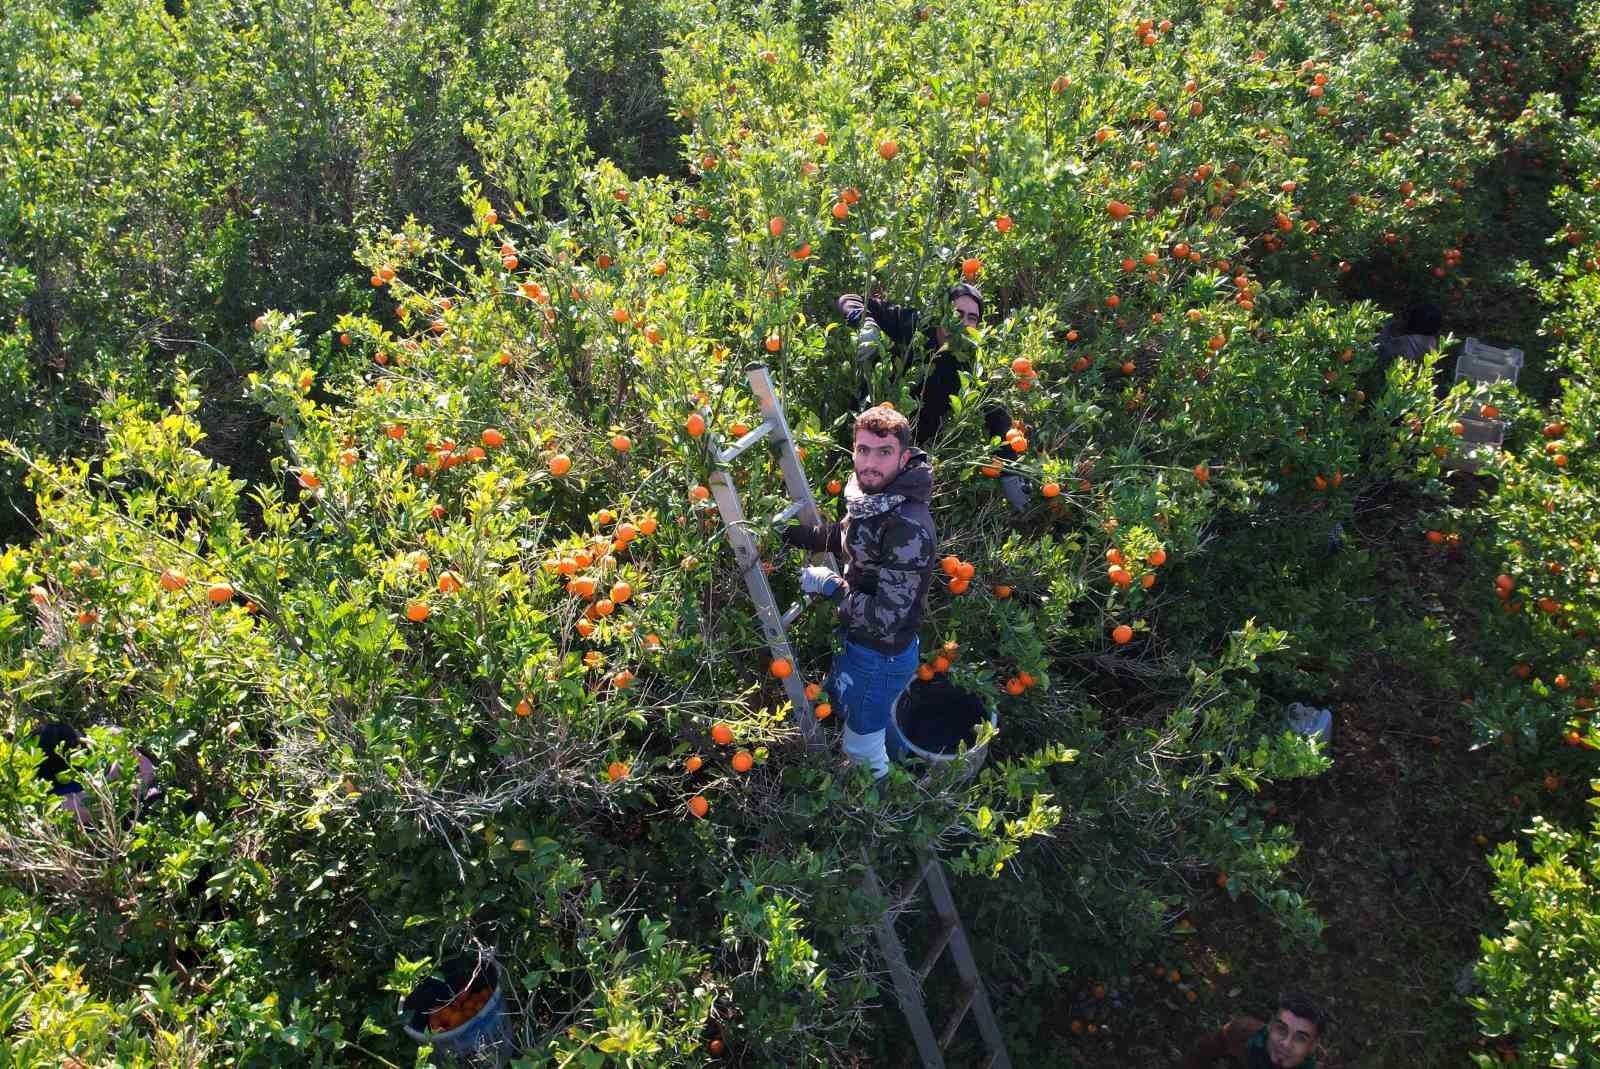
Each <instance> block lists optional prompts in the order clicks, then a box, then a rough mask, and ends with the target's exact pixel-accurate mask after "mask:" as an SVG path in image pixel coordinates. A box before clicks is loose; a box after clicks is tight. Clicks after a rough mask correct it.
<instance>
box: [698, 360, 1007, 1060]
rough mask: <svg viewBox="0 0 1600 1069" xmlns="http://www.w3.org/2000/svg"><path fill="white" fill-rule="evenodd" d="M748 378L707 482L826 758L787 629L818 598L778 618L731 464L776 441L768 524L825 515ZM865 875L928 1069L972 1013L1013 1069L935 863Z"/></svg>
mask: <svg viewBox="0 0 1600 1069" xmlns="http://www.w3.org/2000/svg"><path fill="white" fill-rule="evenodd" d="M744 371H745V377H746V378H747V379H748V380H749V382H750V392H751V393H753V394H754V395H755V398H756V403H757V405H758V407H759V408H760V410H761V417H762V418H761V422H760V423H759V424H757V425H756V426H755V427H754V428H752V429H751V430H750V431H749V432H748V433H746V434H745V435H743V436H742V437H741V438H739V440H738V441H736V442H734V443H732V444H731V445H729V446H727V447H726V448H718V443H717V441H716V439H715V438H713V439H712V441H711V443H710V444H711V450H712V454H711V455H712V458H713V460H714V462H715V465H716V468H715V470H714V471H713V472H712V474H711V479H710V483H711V494H712V497H713V498H714V499H715V500H716V504H717V512H718V513H719V514H720V515H721V517H722V523H723V530H724V532H725V533H726V534H727V537H728V541H729V543H730V544H731V545H732V546H733V553H734V559H735V561H736V562H737V563H738V566H739V573H740V574H741V575H742V576H743V577H744V582H745V587H746V589H748V590H749V592H750V600H751V601H753V602H754V603H755V607H756V616H757V618H758V619H759V620H760V622H761V630H762V633H763V634H764V635H765V636H766V640H767V645H768V647H770V649H771V650H772V656H773V657H774V658H777V657H782V658H784V659H786V660H788V662H789V663H790V664H791V665H794V666H795V671H792V672H790V673H789V674H788V675H787V676H785V677H784V679H783V688H784V692H785V693H786V694H787V695H788V698H789V703H790V706H791V707H792V708H793V709H794V711H795V716H796V717H797V718H798V719H799V721H800V732H801V735H802V736H803V737H804V738H805V743H806V747H807V748H808V749H810V750H813V751H820V750H824V749H826V747H827V741H826V739H825V738H824V735H823V730H822V724H821V722H820V721H818V720H817V718H816V716H815V715H813V712H812V710H813V706H812V703H811V701H810V699H808V698H807V697H806V694H805V673H803V672H801V671H799V662H798V660H797V659H796V658H795V655H794V648H793V647H792V646H791V645H790V644H789V628H790V627H791V626H792V625H793V624H794V622H795V621H796V620H797V619H799V618H800V615H801V613H803V612H805V609H806V606H807V605H809V604H810V603H811V602H812V601H814V600H816V599H815V598H814V597H810V596H802V598H801V600H800V601H797V602H795V603H794V604H793V605H791V606H789V608H788V609H786V610H783V611H781V612H780V611H779V609H778V602H777V599H776V598H775V597H773V594H772V586H771V584H769V583H768V582H767V575H766V572H764V571H763V570H762V568H761V549H760V546H759V544H758V543H757V541H756V535H755V533H754V532H752V529H751V525H750V522H749V521H748V520H747V519H746V518H745V514H744V506H743V504H742V503H741V502H740V500H739V493H738V491H737V490H735V489H734V485H733V478H732V476H731V475H730V474H729V465H731V464H732V463H733V462H734V461H735V460H737V459H739V458H740V457H741V456H743V455H744V454H745V453H747V452H749V450H750V449H751V448H752V447H753V446H755V445H756V444H757V443H759V442H763V441H769V440H770V441H771V442H772V444H773V446H774V447H776V448H777V450H778V463H779V465H780V467H781V468H782V471H783V483H784V489H785V491H786V492H787V493H788V495H789V499H790V504H789V506H788V507H787V508H784V509H783V510H782V511H780V512H779V513H778V514H777V515H775V516H773V517H772V520H771V523H772V525H774V526H776V525H779V524H784V523H788V522H789V521H790V520H799V521H801V522H803V523H810V524H820V523H821V522H822V513H821V512H820V511H819V510H818V508H817V502H816V499H815V498H814V497H812V495H811V486H810V484H809V483H807V482H806V475H805V469H804V468H803V467H802V466H801V463H800V454H799V453H798V452H797V451H796V450H795V445H794V437H793V435H792V434H791V433H790V431H789V424H788V421H787V420H786V419H785V418H784V414H783V404H782V403H781V402H780V401H779V400H778V394H777V391H776V390H775V389H774V388H773V385H772V376H771V375H770V374H769V373H768V371H767V368H766V365H764V364H760V363H756V364H750V365H748V366H747V367H746V368H745V369H744ZM812 559H814V560H821V561H826V562H827V564H828V566H829V567H831V568H833V569H834V570H835V571H837V570H838V568H839V565H838V562H837V561H836V560H835V559H834V557H833V555H832V554H831V553H820V554H814V555H813V558H812ZM866 870H867V871H866V877H865V884H866V888H867V890H868V892H869V893H871V894H872V895H873V896H874V897H875V898H878V899H881V900H883V901H884V904H885V906H884V913H883V916H882V918H881V919H880V920H879V921H878V923H877V925H876V926H875V933H876V936H877V942H878V949H879V951H880V952H881V953H882V954H883V958H884V961H885V962H887V963H888V966H889V975H890V978H891V979H892V980H893V981H894V989H895V996H896V998H897V1000H898V1001H899V1003H900V1011H901V1012H902V1013H903V1014H905V1018H906V1023H907V1024H908V1025H909V1026H910V1027H911V1034H912V1036H913V1037H914V1038H915V1040H916V1044H917V1052H918V1054H920V1055H921V1057H922V1064H923V1069H944V1065H945V1061H944V1051H945V1048H946V1047H948V1046H949V1045H950V1041H951V1040H952V1039H953V1038H954V1037H955V1034H956V1030H957V1029H958V1028H960V1027H961V1022H962V1021H963V1020H964V1019H965V1018H966V1015H967V1014H968V1012H971V1013H972V1014H973V1018H974V1020H975V1021H976V1022H977V1025H978V1031H979V1033H980V1034H981V1035H982V1037H983V1043H984V1046H985V1047H986V1048H987V1049H988V1051H989V1060H988V1061H987V1062H986V1063H985V1065H986V1066H988V1067H989V1069H1011V1059H1010V1056H1009V1055H1007V1054H1006V1049H1005V1043H1004V1041H1003V1040H1002V1039H1001V1038H1000V1027H999V1025H998V1024H996V1022H995V1018H994V1011H993V1009H992V1008H991V1006H990V1004H989V993H988V991H987V989H986V988H985V987H984V984H983V977H982V976H980V975H979V974H978V963H977V961H976V960H975V959H974V958H973V956H972V945H971V944H970V943H969V942H968V941H967V933H966V929H965V928H964V927H963V926H962V924H961V918H960V916H959V915H958V914H957V913H956V904H955V900H954V899H953V898H952V897H951V896H950V884H949V883H948V881H947V880H946V879H945V874H944V866H943V865H942V864H941V863H940V861H939V859H938V858H937V857H934V856H932V855H926V856H924V857H923V858H922V860H921V862H920V864H919V866H918V870H917V873H916V875H915V876H914V877H913V878H912V879H911V881H910V882H909V883H908V884H907V885H906V887H905V888H904V889H903V890H902V891H901V892H900V893H898V894H896V895H895V896H894V897H893V898H889V897H888V896H886V895H885V894H884V891H883V884H882V881H881V880H879V878H878V874H877V871H876V870H875V869H874V868H873V867H872V863H871V861H870V859H869V860H868V861H867V865H866ZM924 885H926V887H927V889H928V896H929V897H930V898H931V899H932V901H933V907H934V913H935V915H936V916H937V917H938V928H937V929H936V930H935V932H934V937H933V945H932V947H931V949H930V950H929V953H928V957H927V960H925V961H924V962H923V964H922V966H921V967H920V968H919V969H918V970H916V971H915V972H913V971H912V969H911V967H910V965H909V964H908V963H907V961H906V948H905V944H903V943H902V942H901V941H900V936H899V933H898V932H897V931H896V929H895V923H896V920H897V915H898V914H899V913H900V912H901V910H903V909H904V907H905V905H906V904H907V903H908V902H909V901H910V900H911V898H912V897H913V896H914V895H916V893H917V891H918V890H919V889H921V888H922V887H923V886H924ZM946 949H948V950H949V951H950V954H951V956H952V958H953V960H954V962H955V966H956V973H957V975H958V976H959V977H960V980H961V1004H960V1006H958V1007H957V1009H956V1011H955V1013H953V1014H952V1015H951V1017H950V1020H949V1021H948V1022H947V1023H946V1024H945V1027H944V1032H943V1034H942V1035H940V1036H937V1037H936V1036H935V1035H934V1034H933V1025H932V1024H931V1023H930V1022H929V1020H928V1012H927V1008H926V1006H925V1000H924V998H923V984H924V982H925V981H926V980H927V978H928V974H929V973H930V972H931V971H932V970H933V967H934V966H935V965H936V964H938V961H939V958H940V957H942V956H943V954H944V952H945V950H946Z"/></svg>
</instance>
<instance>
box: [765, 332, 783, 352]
mask: <svg viewBox="0 0 1600 1069" xmlns="http://www.w3.org/2000/svg"><path fill="white" fill-rule="evenodd" d="M766 345H767V352H769V353H775V352H777V351H778V350H779V349H782V348H783V339H782V338H780V337H779V336H778V335H776V334H768V335H767V342H766Z"/></svg>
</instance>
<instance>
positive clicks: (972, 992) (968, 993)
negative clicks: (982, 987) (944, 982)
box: [939, 983, 978, 1050]
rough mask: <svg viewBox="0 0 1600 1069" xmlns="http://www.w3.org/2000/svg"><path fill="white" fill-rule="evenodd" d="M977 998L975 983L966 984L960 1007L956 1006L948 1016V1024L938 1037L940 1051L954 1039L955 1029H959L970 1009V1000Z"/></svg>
mask: <svg viewBox="0 0 1600 1069" xmlns="http://www.w3.org/2000/svg"><path fill="white" fill-rule="evenodd" d="M977 997H978V986H977V984H976V983H971V984H968V985H966V987H965V988H963V989H962V992H961V1005H959V1006H957V1007H956V1012H955V1013H953V1014H951V1015H950V1023H949V1024H947V1025H945V1026H944V1034H943V1035H941V1036H940V1037H939V1049H940V1050H944V1048H946V1047H948V1046H949V1045H950V1041H951V1040H952V1039H954V1038H956V1029H958V1028H960V1027H961V1022H962V1021H963V1020H965V1019H966V1016H967V1011H968V1010H970V1009H972V1000H973V999H975V998H977Z"/></svg>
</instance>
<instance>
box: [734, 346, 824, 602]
mask: <svg viewBox="0 0 1600 1069" xmlns="http://www.w3.org/2000/svg"><path fill="white" fill-rule="evenodd" d="M745 376H746V377H747V378H748V379H749V380H750V392H751V393H753V394H755V396H756V403H757V404H758V405H759V406H760V408H761V414H762V415H763V416H764V417H765V418H766V419H768V420H770V421H771V422H772V424H773V426H774V434H775V435H776V438H775V440H774V441H775V444H776V445H777V446H778V463H779V466H780V467H781V469H782V471H783V485H784V489H785V490H787V491H788V493H789V498H790V500H792V501H793V502H794V503H795V504H796V505H798V506H799V509H798V511H796V513H795V518H797V519H798V520H799V521H800V522H801V523H808V524H811V525H813V526H815V525H817V524H820V523H821V522H822V511H821V510H820V509H819V508H817V501H816V498H814V497H813V496H812V495H811V484H810V483H809V482H807V481H806V473H805V469H804V468H802V467H801V466H800V454H799V453H798V452H796V451H795V448H794V436H793V434H792V433H791V432H790V430H789V421H788V418H787V417H786V416H785V415H784V412H783V402H782V401H781V400H779V398H778V391H777V390H776V389H775V388H774V387H773V385H772V375H771V373H770V372H769V371H768V370H767V366H766V365H765V364H751V365H749V366H748V367H746V368H745ZM785 511H787V510H785ZM814 556H818V555H814ZM820 556H821V557H822V558H823V559H824V560H825V561H826V562H827V565H828V567H830V568H832V569H833V570H834V571H838V570H839V562H838V561H837V560H836V559H835V558H834V556H833V554H832V553H823V554H820Z"/></svg>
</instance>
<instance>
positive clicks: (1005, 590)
mask: <svg viewBox="0 0 1600 1069" xmlns="http://www.w3.org/2000/svg"><path fill="white" fill-rule="evenodd" d="M994 596H995V597H997V598H999V599H1000V600H1001V601H1004V600H1005V599H1006V598H1009V597H1010V596H1011V588H1010V587H1008V586H1006V585H1005V584H1004V583H1001V584H999V585H998V586H996V587H995V588H994Z"/></svg>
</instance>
